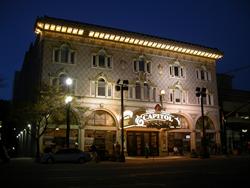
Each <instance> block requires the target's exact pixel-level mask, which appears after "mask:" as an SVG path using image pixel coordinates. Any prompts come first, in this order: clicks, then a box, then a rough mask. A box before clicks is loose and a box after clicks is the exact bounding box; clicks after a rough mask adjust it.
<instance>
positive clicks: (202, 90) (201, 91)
mask: <svg viewBox="0 0 250 188" xmlns="http://www.w3.org/2000/svg"><path fill="white" fill-rule="evenodd" d="M195 91H196V97H200V103H201V117H202V139H201V145H202V149H203V151H202V153H201V157H202V158H208V157H209V153H208V150H207V143H206V129H205V119H204V109H203V97H206V88H204V87H203V88H199V87H196V89H195Z"/></svg>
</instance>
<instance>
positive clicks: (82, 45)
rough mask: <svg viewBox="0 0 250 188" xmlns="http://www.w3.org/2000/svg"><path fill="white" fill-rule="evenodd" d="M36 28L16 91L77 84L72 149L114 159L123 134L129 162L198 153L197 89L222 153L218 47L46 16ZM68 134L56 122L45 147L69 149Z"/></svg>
mask: <svg viewBox="0 0 250 188" xmlns="http://www.w3.org/2000/svg"><path fill="white" fill-rule="evenodd" d="M34 28H35V33H36V36H37V38H36V41H35V42H34V44H33V45H32V46H31V47H30V49H29V51H28V52H27V54H26V57H29V58H25V62H24V64H25V66H23V68H22V70H21V71H20V72H19V74H18V75H17V76H19V77H20V78H22V79H17V78H16V80H18V81H17V82H16V86H18V85H19V86H20V84H21V83H22V82H24V80H26V81H25V83H26V85H27V87H33V86H34V85H39V84H41V83H44V82H45V83H48V84H50V85H54V86H58V87H61V86H62V85H64V84H65V79H66V78H67V77H70V78H72V79H73V85H71V86H70V89H71V93H72V94H73V101H74V103H72V105H71V111H72V113H74V115H75V117H76V118H75V119H74V118H71V120H72V121H71V123H70V146H71V147H75V146H77V147H79V148H81V149H83V150H88V149H89V147H90V146H91V145H92V144H93V143H95V144H96V145H97V146H98V147H99V148H102V149H104V150H106V151H107V152H109V153H112V151H113V146H114V144H115V143H116V142H119V143H120V144H121V142H122V141H121V140H122V139H121V135H122V130H124V131H123V133H124V137H123V138H124V143H123V144H124V151H125V155H126V156H143V155H145V146H146V145H148V146H149V148H150V151H151V152H150V154H151V155H156V156H164V155H169V154H171V153H172V152H173V148H174V147H177V148H178V149H179V151H181V152H182V153H184V154H188V153H189V152H190V151H191V150H196V151H199V150H200V147H201V137H202V132H203V131H202V113H201V97H197V96H196V92H197V91H196V88H197V87H199V88H205V89H203V91H204V92H205V94H203V95H202V97H203V98H202V99H203V109H204V120H205V124H204V125H205V130H206V137H207V139H208V141H209V142H208V144H209V149H210V152H213V151H214V148H218V147H220V144H221V142H220V118H219V108H218V97H217V83H216V63H217V61H218V60H219V59H220V58H222V52H220V51H219V50H218V49H216V48H209V47H205V46H201V45H196V44H191V43H186V42H180V41H175V40H170V39H166V38H161V37H157V36H151V35H146V34H141V33H136V32H130V31H125V30H121V29H115V28H109V27H103V26H98V25H92V24H86V23H80V22H75V21H68V20H64V19H58V18H52V17H47V16H45V17H40V18H37V20H36V22H35V27H34ZM30 72H32V73H30ZM29 75H30V76H29ZM31 75H32V76H31ZM25 78H26V79H25ZM22 87H23V88H21V87H16V88H18V89H17V90H19V91H18V92H16V93H18V95H19V98H22V97H20V96H21V93H22V92H21V90H22V89H23V90H24V89H25V88H24V87H26V86H24V85H22ZM121 87H124V88H123V91H121ZM119 88H120V89H119ZM26 92H28V90H27V89H26ZM121 92H122V93H121ZM18 95H16V97H17V98H18ZM30 95H32V94H28V93H27V94H26V96H30ZM122 95H123V97H122ZM122 98H123V100H121V99H122ZM122 101H123V114H122V110H121V102H122ZM78 107H82V108H85V109H86V110H85V111H84V112H82V111H80V110H78ZM122 116H123V120H124V122H123V128H124V129H121V128H122V127H121V126H122V122H121V120H122ZM65 134H66V122H65V123H62V124H60V125H58V124H57V125H55V124H53V123H51V124H50V125H49V127H48V129H47V131H46V132H45V134H44V135H43V137H42V140H41V146H42V147H41V148H44V147H46V146H47V145H54V146H55V147H57V148H58V147H63V146H64V144H65Z"/></svg>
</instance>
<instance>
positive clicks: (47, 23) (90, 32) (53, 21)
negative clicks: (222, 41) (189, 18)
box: [35, 16, 223, 60]
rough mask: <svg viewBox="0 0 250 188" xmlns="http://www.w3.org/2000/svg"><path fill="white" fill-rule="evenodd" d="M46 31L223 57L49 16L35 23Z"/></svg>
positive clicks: (198, 47) (212, 51) (214, 51)
mask: <svg viewBox="0 0 250 188" xmlns="http://www.w3.org/2000/svg"><path fill="white" fill-rule="evenodd" d="M44 31H49V32H57V33H63V34H68V35H74V36H79V37H84V38H92V39H98V40H103V41H112V42H115V43H121V44H129V45H135V46H140V47H144V48H152V49H159V50H163V51H170V52H176V53H180V54H184V55H185V54H186V55H193V56H198V57H204V58H208V59H214V60H217V59H220V58H222V57H223V53H222V52H221V51H219V50H218V49H216V48H208V47H204V46H201V45H196V44H191V43H186V42H180V41H175V40H170V39H165V38H160V37H155V36H150V35H145V34H140V33H135V32H129V31H124V30H120V29H114V28H108V27H103V26H97V25H91V24H86V23H80V22H74V21H68V20H63V19H57V18H51V17H47V16H45V17H42V18H38V19H37V20H36V23H35V33H37V34H40V33H43V32H44Z"/></svg>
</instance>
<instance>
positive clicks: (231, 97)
mask: <svg viewBox="0 0 250 188" xmlns="http://www.w3.org/2000/svg"><path fill="white" fill-rule="evenodd" d="M232 73H233V72H232ZM217 80H218V94H219V95H218V98H219V101H220V104H219V105H220V107H221V108H220V109H221V125H222V126H221V136H222V137H221V138H222V139H221V140H222V145H223V146H224V147H223V150H224V152H225V153H228V154H237V155H238V154H246V153H249V152H250V134H249V132H250V91H244V90H237V89H234V88H233V87H232V80H233V76H232V75H229V74H218V75H217Z"/></svg>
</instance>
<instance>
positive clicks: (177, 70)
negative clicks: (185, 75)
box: [174, 67, 179, 76]
mask: <svg viewBox="0 0 250 188" xmlns="http://www.w3.org/2000/svg"><path fill="white" fill-rule="evenodd" d="M174 75H175V76H179V67H174Z"/></svg>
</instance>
